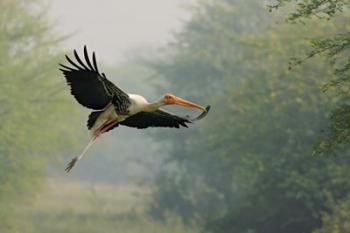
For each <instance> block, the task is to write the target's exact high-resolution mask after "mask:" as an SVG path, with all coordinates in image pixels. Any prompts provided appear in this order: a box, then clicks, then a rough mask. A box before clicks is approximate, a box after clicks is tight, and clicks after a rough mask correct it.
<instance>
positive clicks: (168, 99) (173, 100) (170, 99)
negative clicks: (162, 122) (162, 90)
mask: <svg viewBox="0 0 350 233" xmlns="http://www.w3.org/2000/svg"><path fill="white" fill-rule="evenodd" d="M163 101H164V103H165V104H166V105H170V104H178V105H182V106H186V107H191V108H197V109H200V110H202V111H203V112H206V111H207V110H206V109H205V108H204V107H203V106H201V105H199V104H195V103H192V102H190V101H188V100H185V99H182V98H180V97H177V96H175V95H173V94H171V93H166V94H164V97H163Z"/></svg>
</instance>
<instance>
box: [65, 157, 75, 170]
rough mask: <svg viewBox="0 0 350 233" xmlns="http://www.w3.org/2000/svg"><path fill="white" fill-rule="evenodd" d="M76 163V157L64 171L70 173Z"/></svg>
mask: <svg viewBox="0 0 350 233" xmlns="http://www.w3.org/2000/svg"><path fill="white" fill-rule="evenodd" d="M77 162H78V157H74V158H73V159H72V160H71V161H70V162H69V163H68V164H67V167H66V169H64V170H65V171H66V173H68V172H70V170H72V168H73V167H74V165H75V164H76V163H77Z"/></svg>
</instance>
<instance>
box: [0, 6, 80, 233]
mask: <svg viewBox="0 0 350 233" xmlns="http://www.w3.org/2000/svg"><path fill="white" fill-rule="evenodd" d="M46 11H47V9H46V8H45V7H44V5H43V4H42V2H41V1H39V0H30V1H12V0H2V1H0V57H1V59H0V93H1V94H0V103H1V104H0V122H1V124H0V141H1V147H0V232H11V229H10V228H11V227H13V226H14V225H16V223H15V222H11V220H9V219H8V218H6V216H10V213H11V209H13V206H12V205H13V204H15V203H17V201H18V200H21V199H22V198H23V197H24V196H27V195H28V194H30V192H31V191H34V190H36V188H38V183H39V181H40V178H41V177H42V174H43V172H44V171H45V169H46V162H47V161H48V159H49V158H52V157H53V155H54V154H56V152H57V151H58V149H60V153H62V154H63V153H64V151H65V147H64V146H67V147H68V146H71V145H72V143H73V142H74V140H72V136H70V135H72V134H71V133H72V132H73V131H72V130H73V129H74V128H75V126H74V125H75V124H74V119H72V118H71V117H70V115H67V114H66V113H67V112H68V111H70V112H71V111H72V109H71V108H70V106H71V105H70V104H68V102H67V101H66V100H65V99H66V96H67V97H68V95H67V93H68V91H67V93H62V90H63V87H65V86H63V82H64V80H63V79H62V78H59V77H58V74H59V73H58V70H57V64H58V55H60V56H61V55H62V54H58V52H57V51H56V49H55V48H54V47H55V46H56V45H57V43H58V42H59V41H60V40H62V38H59V37H57V36H56V35H54V34H53V32H52V29H51V28H52V25H50V24H49V23H48V22H47V17H46V13H45V12H46ZM69 102H71V101H69ZM8 220H9V221H8ZM11 223H13V225H11Z"/></svg>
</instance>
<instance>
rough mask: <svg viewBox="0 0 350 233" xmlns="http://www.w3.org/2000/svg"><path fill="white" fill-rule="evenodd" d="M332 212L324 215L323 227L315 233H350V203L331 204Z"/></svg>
mask: <svg viewBox="0 0 350 233" xmlns="http://www.w3.org/2000/svg"><path fill="white" fill-rule="evenodd" d="M329 205H330V209H331V212H330V213H329V212H325V213H324V214H323V215H322V222H323V226H322V228H320V229H317V230H315V231H314V232H313V233H339V232H349V231H350V224H349V219H350V206H349V201H342V202H340V203H332V202H330V203H329Z"/></svg>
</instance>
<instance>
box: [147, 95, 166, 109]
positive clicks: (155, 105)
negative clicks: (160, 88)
mask: <svg viewBox="0 0 350 233" xmlns="http://www.w3.org/2000/svg"><path fill="white" fill-rule="evenodd" d="M164 105H165V103H164V101H163V98H162V99H160V100H158V101H156V102H153V103H148V104H147V105H146V107H145V108H144V110H143V111H145V112H153V111H156V110H157V109H159V108H160V107H162V106H164Z"/></svg>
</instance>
